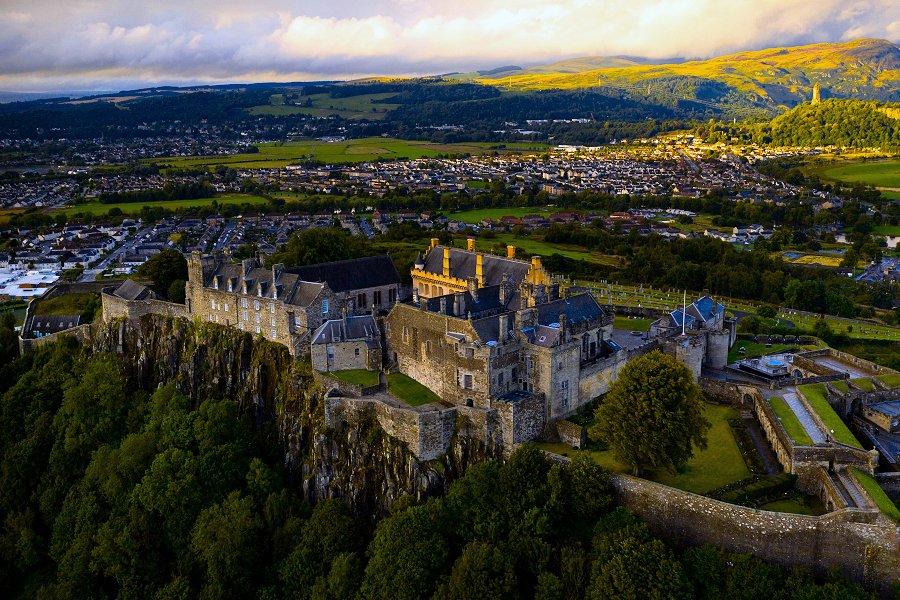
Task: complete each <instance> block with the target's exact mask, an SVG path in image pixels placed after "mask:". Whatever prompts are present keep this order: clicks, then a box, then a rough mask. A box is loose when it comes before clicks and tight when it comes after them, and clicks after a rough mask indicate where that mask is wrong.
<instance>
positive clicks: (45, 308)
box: [34, 293, 97, 315]
mask: <svg viewBox="0 0 900 600" xmlns="http://www.w3.org/2000/svg"><path fill="white" fill-rule="evenodd" d="M96 298H97V295H96V294H91V293H83V294H65V295H63V296H57V297H56V298H51V299H49V300H36V301H35V307H34V314H35V315H80V314H81V313H82V312H83V311H84V310H85V309H86V308H87V307H88V305H90V304H91V303H92V302H94V301H95V300H96Z"/></svg>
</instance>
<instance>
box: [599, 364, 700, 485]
mask: <svg viewBox="0 0 900 600" xmlns="http://www.w3.org/2000/svg"><path fill="white" fill-rule="evenodd" d="M709 427H710V424H709V422H708V421H707V420H706V419H705V418H704V417H703V392H701V391H700V388H699V387H698V386H697V384H696V383H694V378H693V375H692V374H691V371H690V369H688V368H687V367H686V366H685V365H684V364H683V363H681V362H679V361H678V360H676V359H675V358H673V357H671V356H668V355H666V354H663V353H662V352H659V351H658V350H654V351H653V352H650V353H649V354H646V355H644V356H641V357H639V358H636V359H635V360H633V361H631V362H630V363H628V364H627V365H626V366H625V367H624V368H623V369H622V371H621V372H620V373H619V376H618V378H617V379H616V382H615V383H614V384H613V385H612V387H611V388H610V390H609V393H608V394H607V395H606V397H605V398H604V399H603V402H602V404H600V406H599V407H598V408H597V414H596V423H595V424H594V426H593V427H592V429H591V435H592V436H593V437H596V438H598V439H602V440H603V441H605V442H606V443H607V444H609V447H610V450H612V452H613V454H614V455H615V457H616V458H617V459H618V460H620V461H621V462H623V463H625V464H627V465H629V466H631V467H633V468H634V470H635V472H637V473H639V472H640V471H642V470H643V469H650V470H659V469H664V470H667V471H670V472H673V473H674V472H677V471H678V470H679V469H681V468H682V467H683V466H684V465H685V464H687V461H688V460H690V458H691V457H692V456H693V448H694V446H696V447H698V448H705V447H706V432H707V431H708V430H709Z"/></svg>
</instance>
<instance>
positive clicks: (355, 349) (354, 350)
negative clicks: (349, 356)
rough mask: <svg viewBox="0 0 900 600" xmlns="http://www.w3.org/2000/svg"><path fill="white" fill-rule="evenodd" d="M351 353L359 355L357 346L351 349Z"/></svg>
mask: <svg viewBox="0 0 900 600" xmlns="http://www.w3.org/2000/svg"><path fill="white" fill-rule="evenodd" d="M353 355H354V356H359V348H354V349H353Z"/></svg>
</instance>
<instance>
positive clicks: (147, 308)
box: [101, 290, 191, 323]
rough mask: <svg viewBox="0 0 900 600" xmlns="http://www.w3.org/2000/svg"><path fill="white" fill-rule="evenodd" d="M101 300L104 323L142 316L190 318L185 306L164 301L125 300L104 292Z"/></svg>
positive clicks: (129, 319) (134, 319) (131, 319)
mask: <svg viewBox="0 0 900 600" xmlns="http://www.w3.org/2000/svg"><path fill="white" fill-rule="evenodd" d="M101 299H102V301H103V321H104V322H105V323H109V322H110V321H113V320H115V319H125V320H126V321H137V320H138V319H140V318H141V317H143V316H144V315H162V316H166V317H183V318H185V319H190V318H191V314H190V312H189V311H188V308H187V305H185V304H176V303H174V302H166V301H165V300H125V299H123V298H119V297H118V296H115V295H113V294H110V293H109V292H108V291H105V290H104V291H103V293H102V294H101Z"/></svg>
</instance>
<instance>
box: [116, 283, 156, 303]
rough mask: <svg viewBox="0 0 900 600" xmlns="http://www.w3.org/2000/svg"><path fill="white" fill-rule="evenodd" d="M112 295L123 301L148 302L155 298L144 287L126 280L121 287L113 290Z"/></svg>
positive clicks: (151, 292)
mask: <svg viewBox="0 0 900 600" xmlns="http://www.w3.org/2000/svg"><path fill="white" fill-rule="evenodd" d="M113 295H114V296H118V297H119V298H122V299H123V300H148V299H152V298H156V294H155V293H154V292H153V290H151V289H150V288H148V287H147V286H146V285H142V284H140V283H138V282H136V281H132V280H131V279H126V280H125V281H123V282H122V285H120V286H119V287H117V288H116V289H115V290H113Z"/></svg>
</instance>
